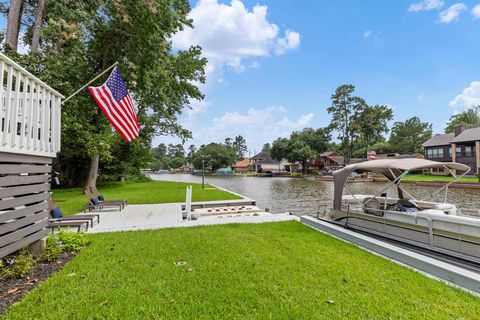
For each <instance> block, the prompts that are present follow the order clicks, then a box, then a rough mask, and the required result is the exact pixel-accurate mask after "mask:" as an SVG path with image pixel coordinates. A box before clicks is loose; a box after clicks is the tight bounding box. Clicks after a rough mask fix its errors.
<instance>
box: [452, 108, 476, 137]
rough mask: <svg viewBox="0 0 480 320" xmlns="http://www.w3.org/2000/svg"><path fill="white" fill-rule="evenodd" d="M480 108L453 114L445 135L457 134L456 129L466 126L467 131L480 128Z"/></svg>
mask: <svg viewBox="0 0 480 320" xmlns="http://www.w3.org/2000/svg"><path fill="white" fill-rule="evenodd" d="M479 109H480V106H477V107H472V108H469V109H467V110H465V111H463V112H461V113H458V114H453V115H452V116H451V117H450V120H449V121H448V122H447V127H446V128H445V133H450V132H455V128H457V127H459V126H464V127H465V128H466V129H469V128H477V127H480V115H479Z"/></svg>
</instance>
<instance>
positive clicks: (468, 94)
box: [449, 81, 480, 109]
mask: <svg viewBox="0 0 480 320" xmlns="http://www.w3.org/2000/svg"><path fill="white" fill-rule="evenodd" d="M478 105H480V81H473V82H472V83H471V84H470V86H469V87H467V88H465V89H463V91H462V93H461V94H459V95H457V96H456V97H455V99H453V100H452V101H450V103H449V106H450V107H452V108H454V109H462V108H468V107H472V106H478Z"/></svg>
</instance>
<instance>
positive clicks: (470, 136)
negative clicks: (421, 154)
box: [422, 127, 480, 147]
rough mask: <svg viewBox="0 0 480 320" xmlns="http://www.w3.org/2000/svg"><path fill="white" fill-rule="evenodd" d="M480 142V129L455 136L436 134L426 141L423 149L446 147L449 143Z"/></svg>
mask: <svg viewBox="0 0 480 320" xmlns="http://www.w3.org/2000/svg"><path fill="white" fill-rule="evenodd" d="M478 140H480V127H479V128H471V129H465V130H464V131H463V132H461V133H460V134H458V135H457V136H455V133H453V132H452V133H444V134H436V135H434V136H433V137H431V138H430V140H427V141H426V142H425V143H424V144H422V146H423V147H435V146H447V145H449V144H451V143H458V142H472V141H478Z"/></svg>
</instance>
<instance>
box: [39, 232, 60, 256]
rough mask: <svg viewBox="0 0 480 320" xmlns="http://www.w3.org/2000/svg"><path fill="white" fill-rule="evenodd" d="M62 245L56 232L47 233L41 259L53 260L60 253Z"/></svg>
mask: <svg viewBox="0 0 480 320" xmlns="http://www.w3.org/2000/svg"><path fill="white" fill-rule="evenodd" d="M62 250H63V248H62V246H60V242H59V240H58V237H57V235H56V234H49V235H48V238H47V245H46V247H45V251H44V252H43V254H42V260H44V261H53V260H55V259H57V258H58V256H59V255H60V254H61V253H62Z"/></svg>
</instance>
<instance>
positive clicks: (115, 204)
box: [83, 189, 124, 212]
mask: <svg viewBox="0 0 480 320" xmlns="http://www.w3.org/2000/svg"><path fill="white" fill-rule="evenodd" d="M83 191H84V193H85V196H86V197H87V199H88V203H89V204H88V205H87V206H85V212H87V211H92V210H95V209H98V210H103V209H104V208H118V210H119V211H122V209H123V207H124V205H123V203H122V202H121V201H102V202H100V201H98V199H97V197H95V195H94V194H92V193H91V192H90V191H89V190H88V189H84V190H83Z"/></svg>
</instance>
